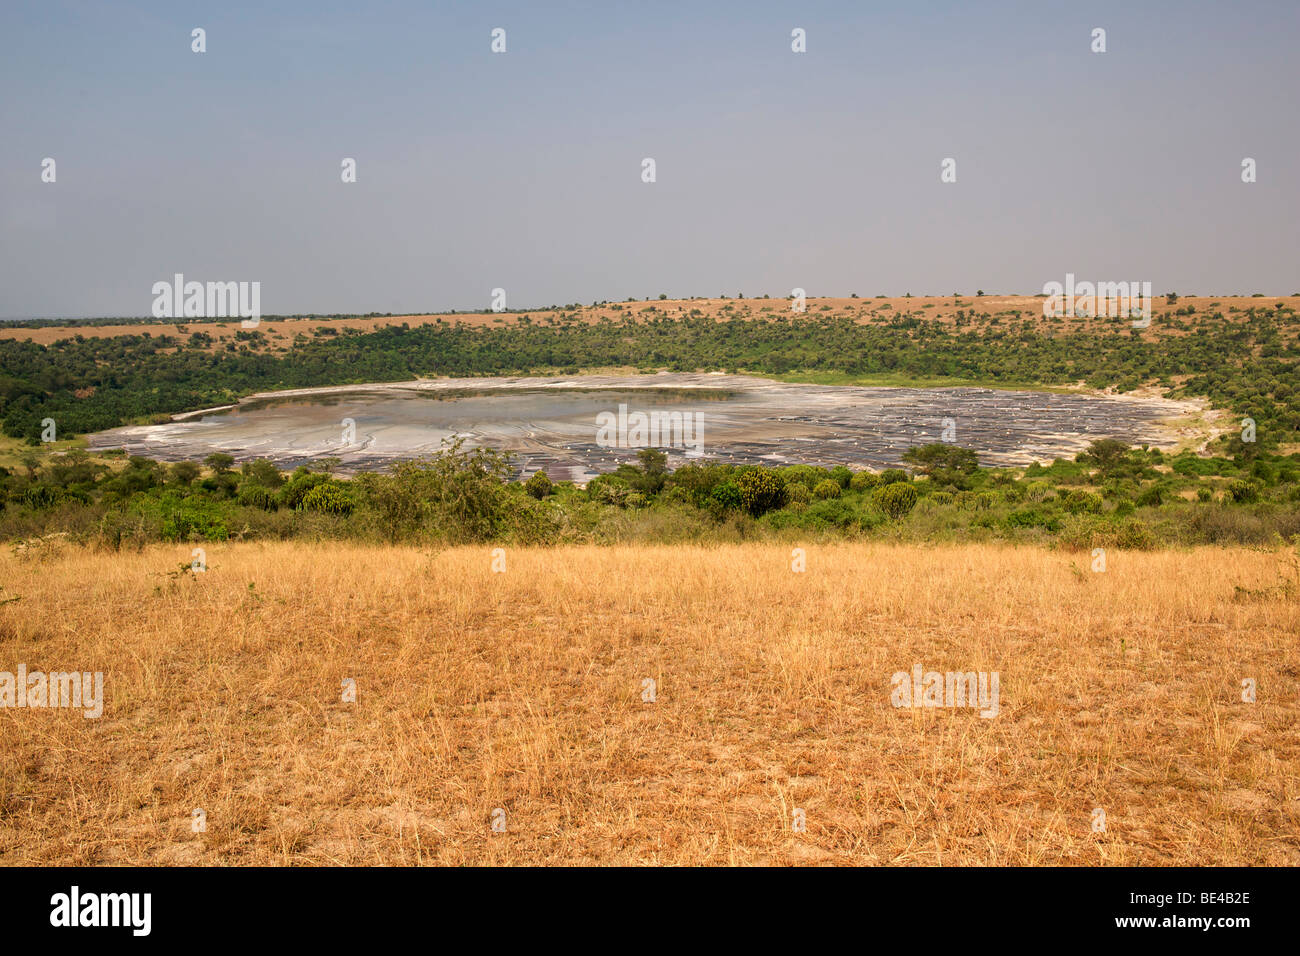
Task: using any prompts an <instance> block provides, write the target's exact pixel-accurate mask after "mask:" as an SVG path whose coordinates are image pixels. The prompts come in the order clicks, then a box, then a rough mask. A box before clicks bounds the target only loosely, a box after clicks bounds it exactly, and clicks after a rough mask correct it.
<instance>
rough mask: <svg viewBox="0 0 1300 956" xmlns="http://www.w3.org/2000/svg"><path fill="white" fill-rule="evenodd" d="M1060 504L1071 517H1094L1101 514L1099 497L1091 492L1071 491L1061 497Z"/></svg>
mask: <svg viewBox="0 0 1300 956" xmlns="http://www.w3.org/2000/svg"><path fill="white" fill-rule="evenodd" d="M1061 503H1062V504H1063V505H1064V506H1065V510H1066V511H1068V512H1069V513H1070V514H1072V515H1078V514H1090V515H1095V514H1100V512H1101V495H1097V494H1093V493H1092V492H1091V491H1079V490H1078V489H1072V490H1070V491H1067V492H1066V493H1065V494H1063V495H1062V496H1061Z"/></svg>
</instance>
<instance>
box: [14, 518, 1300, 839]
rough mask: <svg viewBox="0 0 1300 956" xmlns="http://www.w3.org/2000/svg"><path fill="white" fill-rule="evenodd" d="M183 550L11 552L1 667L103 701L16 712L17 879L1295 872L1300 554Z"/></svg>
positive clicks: (843, 548)
mask: <svg viewBox="0 0 1300 956" xmlns="http://www.w3.org/2000/svg"><path fill="white" fill-rule="evenodd" d="M189 557H190V551H189V548H188V547H155V548H151V549H149V550H146V551H144V552H143V553H140V554H121V555H113V554H102V553H93V552H87V551H81V550H76V549H68V550H66V551H64V552H62V553H61V554H54V555H52V556H49V557H47V558H44V559H40V558H35V559H34V558H31V557H25V558H20V557H18V556H13V555H9V554H5V555H4V556H2V557H0V587H3V588H4V591H3V592H2V593H0V597H9V596H12V595H19V596H20V597H21V600H19V601H17V602H15V603H10V604H6V605H4V606H3V607H0V670H10V671H13V670H15V669H16V667H17V664H18V663H20V662H24V663H26V664H27V666H28V667H29V668H30V669H43V670H47V671H48V670H61V669H65V668H66V669H71V668H77V669H81V670H102V671H104V672H105V682H106V701H105V709H104V715H103V717H102V718H100V719H99V720H86V719H84V718H82V717H81V715H80V713H70V712H68V711H58V710H44V711H42V710H30V709H25V710H11V709H4V710H0V861H2V862H4V863H8V864H18V863H60V864H65V863H66V864H74V863H75V864H109V863H129V864H163V863H196V864H199V863H201V864H246V863H263V864H287V863H308V864H333V863H351V864H377V863H402V864H413V863H428V864H460V863H469V864H545V863H563V864H578V863H598V864H768V863H777V864H784V863H855V864H1084V865H1097V864H1154V865H1163V864H1284V865H1296V864H1297V863H1300V835H1298V833H1300V781H1298V780H1297V769H1298V768H1297V757H1298V755H1300V733H1298V731H1297V697H1298V695H1300V653H1298V652H1297V634H1298V633H1300V605H1298V604H1297V601H1296V599H1295V596H1294V595H1293V594H1292V595H1288V594H1286V593H1285V592H1283V591H1281V590H1273V591H1266V590H1265V589H1267V588H1268V587H1269V586H1271V585H1274V584H1276V582H1277V580H1278V572H1279V568H1280V567H1281V561H1282V558H1281V556H1280V555H1276V554H1267V553H1262V552H1256V551H1245V550H1238V551H1224V550H1210V549H1205V550H1197V551H1191V552H1177V553H1175V552H1164V553H1154V554H1126V553H1118V552H1112V553H1110V554H1109V556H1108V558H1109V568H1108V570H1107V571H1106V572H1105V573H1104V574H1095V573H1092V572H1091V571H1090V570H1089V568H1088V564H1089V562H1088V559H1087V557H1086V556H1084V557H1082V558H1081V557H1080V556H1078V555H1074V556H1071V555H1069V554H1062V553H1053V552H1048V551H1042V550H1036V549H1029V548H1012V547H992V546H945V547H929V548H920V547H902V546H890V545H883V544H882V545H860V544H854V545H848V544H845V545H837V546H825V547H822V546H816V547H814V546H809V548H808V555H807V562H808V566H807V571H806V572H804V573H802V574H796V573H792V572H791V570H790V555H789V553H788V551H787V550H785V549H782V548H779V547H776V546H767V545H761V546H760V545H745V546H727V547H715V548H704V547H681V546H678V547H616V548H594V547H592V548H565V549H558V550H514V549H512V550H510V551H509V552H508V554H507V557H506V561H507V570H506V572H505V573H503V574H496V573H492V572H491V570H490V564H491V556H490V554H489V549H487V548H460V549H454V550H448V551H442V552H438V553H431V552H422V551H419V550H416V549H409V548H382V547H365V546H349V545H341V544H321V545H319V546H314V547H313V546H307V545H302V544H239V545H229V546H218V545H212V546H209V547H208V553H207V558H208V562H209V565H210V569H209V570H208V572H207V573H206V574H200V575H197V576H191V575H188V574H186V575H180V576H177V577H169V576H168V575H167V572H169V571H173V570H176V569H177V567H178V564H179V563H180V562H182V561H184V562H187V563H188V561H189ZM1238 584H1239V585H1243V586H1245V587H1248V588H1251V589H1255V590H1258V591H1262V592H1264V593H1261V594H1257V595H1255V596H1251V597H1245V598H1243V597H1241V596H1238V595H1235V592H1234V585H1238ZM914 663H921V664H923V665H924V666H925V667H926V668H927V669H934V670H941V671H942V670H988V671H993V670H996V671H999V672H1000V674H1001V702H1000V703H1001V713H1000V714H999V716H997V717H996V718H993V719H988V720H985V719H981V718H980V717H979V716H977V714H976V713H975V712H973V711H971V710H944V709H939V710H907V709H895V708H894V707H892V706H891V705H890V677H891V675H892V674H893V673H894V672H895V671H899V670H909V669H910V668H911V667H912V665H913V664H914ZM348 677H351V678H354V679H355V680H356V682H357V688H358V699H357V701H356V703H355V704H347V703H343V702H342V701H341V699H340V698H341V694H340V686H341V682H342V681H343V679H344V678H348ZM647 677H648V678H653V679H654V680H655V681H657V684H658V693H657V700H656V701H655V702H653V703H646V702H643V701H642V699H641V691H642V680H643V679H644V678H647ZM1247 677H1253V678H1255V679H1256V680H1257V681H1258V695H1259V696H1258V701H1257V702H1256V703H1254V704H1248V703H1243V702H1242V700H1241V690H1240V687H1241V681H1242V679H1243V678H1247ZM195 807H201V808H203V809H204V810H205V811H206V813H207V831H206V832H205V833H194V832H192V831H191V826H190V812H191V810H192V809H193V808H195ZM498 807H500V808H503V809H504V810H505V812H506V814H507V832H505V833H498V834H494V833H493V832H491V816H492V811H493V810H494V809H495V808H498ZM1094 807H1102V808H1104V809H1105V811H1106V815H1107V817H1106V823H1107V832H1106V833H1105V834H1093V833H1092V832H1091V826H1090V824H1091V816H1090V815H1091V811H1092V809H1093V808H1094ZM794 808H800V809H803V810H804V811H805V812H806V820H807V830H806V832H804V833H796V832H792V828H791V811H792V810H793V809H794Z"/></svg>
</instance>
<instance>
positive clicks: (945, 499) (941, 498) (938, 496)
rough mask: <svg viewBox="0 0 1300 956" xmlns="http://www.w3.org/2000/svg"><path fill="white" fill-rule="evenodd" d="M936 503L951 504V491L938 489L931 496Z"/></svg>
mask: <svg viewBox="0 0 1300 956" xmlns="http://www.w3.org/2000/svg"><path fill="white" fill-rule="evenodd" d="M930 498H931V499H932V500H933V501H934V503H935V504H936V505H950V504H952V502H953V495H952V492H951V491H936V492H935V493H934V494H932V495H931V496H930Z"/></svg>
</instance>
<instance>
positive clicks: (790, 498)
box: [785, 481, 812, 505]
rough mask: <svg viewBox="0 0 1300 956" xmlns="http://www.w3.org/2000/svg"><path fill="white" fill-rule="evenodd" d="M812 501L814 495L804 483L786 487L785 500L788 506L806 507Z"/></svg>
mask: <svg viewBox="0 0 1300 956" xmlns="http://www.w3.org/2000/svg"><path fill="white" fill-rule="evenodd" d="M811 499H812V493H811V492H810V491H809V490H808V486H807V485H805V484H804V483H803V482H801V481H795V482H792V483H790V484H788V485H786V486H785V500H786V502H787V503H788V504H801V505H806V504H807V503H808V502H809V501H810V500H811Z"/></svg>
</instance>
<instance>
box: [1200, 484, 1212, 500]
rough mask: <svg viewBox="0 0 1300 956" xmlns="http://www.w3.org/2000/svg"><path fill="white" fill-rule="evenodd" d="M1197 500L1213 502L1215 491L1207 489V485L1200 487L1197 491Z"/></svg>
mask: <svg viewBox="0 0 1300 956" xmlns="http://www.w3.org/2000/svg"><path fill="white" fill-rule="evenodd" d="M1196 500H1197V501H1213V500H1214V491H1213V490H1212V489H1210V488H1207V487H1206V486H1205V485H1202V486H1201V487H1199V488H1197V489H1196Z"/></svg>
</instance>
